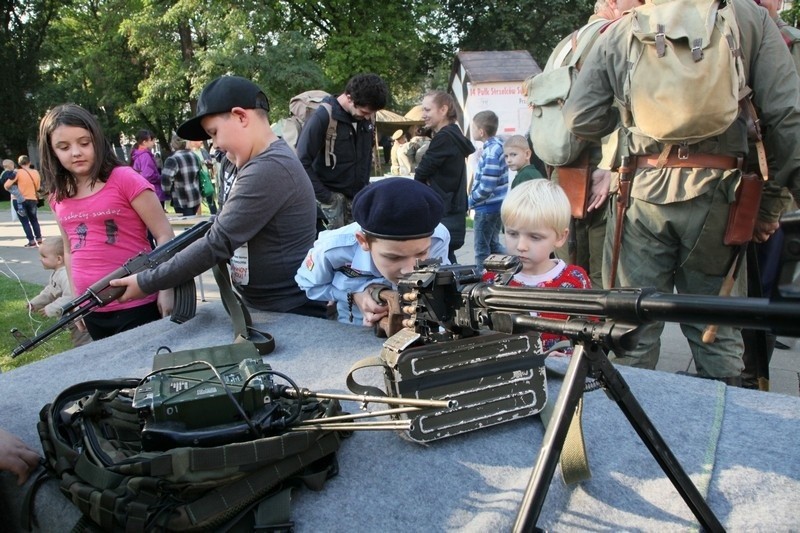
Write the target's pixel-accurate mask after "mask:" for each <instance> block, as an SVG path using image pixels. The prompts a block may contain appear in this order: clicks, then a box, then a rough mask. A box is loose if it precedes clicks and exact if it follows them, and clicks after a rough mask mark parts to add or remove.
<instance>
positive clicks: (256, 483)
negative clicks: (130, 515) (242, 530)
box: [168, 431, 339, 529]
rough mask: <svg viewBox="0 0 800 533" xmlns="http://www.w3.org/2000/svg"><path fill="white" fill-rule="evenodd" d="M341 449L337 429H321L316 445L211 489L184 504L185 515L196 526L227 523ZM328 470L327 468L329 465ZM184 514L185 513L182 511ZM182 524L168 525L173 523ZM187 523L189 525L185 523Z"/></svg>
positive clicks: (172, 526)
mask: <svg viewBox="0 0 800 533" xmlns="http://www.w3.org/2000/svg"><path fill="white" fill-rule="evenodd" d="M285 436H286V434H284V436H282V437H281V438H284V437H285ZM338 448H339V436H338V433H337V432H335V431H330V432H329V431H324V432H321V435H320V438H319V439H318V440H317V441H316V444H315V445H313V446H311V447H310V448H308V449H307V450H304V451H303V452H301V453H299V454H294V455H289V456H288V457H286V458H284V459H282V460H280V461H277V462H275V463H273V464H270V465H268V466H265V467H264V468H261V469H258V470H256V471H254V472H252V473H251V474H250V475H248V476H246V477H243V478H241V479H239V480H238V481H236V482H234V483H231V484H229V485H226V486H224V487H220V488H218V489H215V490H213V491H211V492H210V493H209V494H207V495H206V496H203V497H202V498H199V499H197V500H195V501H194V502H192V503H190V504H189V505H187V506H185V507H184V511H185V517H186V518H188V520H189V523H190V524H191V525H193V526H195V527H204V526H206V525H213V524H215V523H217V522H225V521H226V520H229V519H231V518H233V517H236V516H237V515H239V514H240V513H241V512H242V511H243V510H246V509H247V508H248V507H249V506H250V505H249V504H246V503H245V502H249V501H251V500H252V499H253V498H258V496H259V495H261V496H262V497H263V496H264V495H268V494H269V493H270V492H271V491H273V490H274V489H275V487H277V486H279V484H280V483H281V482H282V481H284V480H286V479H288V478H290V477H291V476H293V475H294V474H297V473H298V472H300V471H302V470H303V469H304V468H305V467H306V466H309V465H311V464H312V463H314V462H316V461H318V460H319V459H322V458H323V457H326V456H328V455H330V454H332V453H334V452H335V451H336V450H337V449H338ZM326 471H328V469H327V468H326ZM181 514H182V515H183V514H184V513H181ZM175 525H178V526H182V524H169V525H168V526H169V527H171V528H173V529H178V528H175V527H174V526H175ZM186 525H188V524H186Z"/></svg>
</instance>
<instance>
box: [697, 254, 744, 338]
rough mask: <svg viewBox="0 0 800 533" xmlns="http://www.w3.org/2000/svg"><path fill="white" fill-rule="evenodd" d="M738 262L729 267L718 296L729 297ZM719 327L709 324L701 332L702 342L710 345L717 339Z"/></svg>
mask: <svg viewBox="0 0 800 533" xmlns="http://www.w3.org/2000/svg"><path fill="white" fill-rule="evenodd" d="M737 262H738V261H734V262H733V266H731V269H730V271H729V272H728V275H727V276H725V279H724V280H723V281H722V287H720V289H719V295H720V296H730V295H731V291H732V290H733V283H734V282H735V281H736V279H734V277H733V274H734V272H736V263H737ZM718 327H719V326H715V325H713V324H709V325H708V326H706V329H704V330H703V342H704V343H705V344H712V343H713V342H714V341H715V340H716V339H717V328H718Z"/></svg>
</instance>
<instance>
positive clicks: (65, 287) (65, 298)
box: [43, 268, 75, 318]
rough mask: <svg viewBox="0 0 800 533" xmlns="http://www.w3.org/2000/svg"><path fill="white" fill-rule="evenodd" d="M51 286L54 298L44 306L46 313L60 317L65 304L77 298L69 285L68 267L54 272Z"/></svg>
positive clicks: (53, 316) (46, 314)
mask: <svg viewBox="0 0 800 533" xmlns="http://www.w3.org/2000/svg"><path fill="white" fill-rule="evenodd" d="M49 287H50V289H51V296H52V297H53V300H52V301H51V302H50V303H48V304H47V305H45V306H44V309H43V311H44V314H45V316H49V317H52V318H60V317H61V310H62V309H63V308H64V306H65V305H67V304H68V303H70V302H71V301H72V300H74V299H75V298H74V297H73V293H72V289H71V288H70V285H69V276H67V269H66V268H60V269H58V270H56V271H55V272H54V273H53V276H52V278H51V283H50V286H49Z"/></svg>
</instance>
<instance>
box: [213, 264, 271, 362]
mask: <svg viewBox="0 0 800 533" xmlns="http://www.w3.org/2000/svg"><path fill="white" fill-rule="evenodd" d="M223 269H224V271H223ZM212 271H213V272H214V279H216V280H217V285H218V286H219V294H220V297H221V298H222V304H223V306H224V307H225V311H227V312H228V315H229V316H230V317H231V321H232V322H233V338H234V340H233V342H244V341H250V342H252V343H253V344H255V346H256V348H257V349H258V353H259V354H261V355H267V354H270V353H272V352H273V351H274V350H275V338H274V337H273V336H272V335H270V334H269V333H267V332H266V331H260V330H258V329H256V328H254V327H253V326H252V319H251V318H250V313H249V312H248V311H247V308H246V307H245V305H244V304H243V303H242V301H241V300H240V299H239V297H238V296H236V294H235V293H234V292H233V289H232V288H231V278H230V276H229V275H228V267H227V266H226V265H225V264H224V263H223V264H216V265H214V267H213V268H212Z"/></svg>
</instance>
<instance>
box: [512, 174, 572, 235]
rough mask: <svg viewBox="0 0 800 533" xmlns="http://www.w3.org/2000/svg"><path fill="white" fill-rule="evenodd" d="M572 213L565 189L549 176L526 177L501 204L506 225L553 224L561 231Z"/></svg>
mask: <svg viewBox="0 0 800 533" xmlns="http://www.w3.org/2000/svg"><path fill="white" fill-rule="evenodd" d="M571 214H572V210H571V209H570V205H569V198H567V195H566V193H564V189H562V188H561V187H559V186H558V185H557V184H555V183H553V182H552V181H550V180H546V179H538V180H531V181H526V182H523V183H521V184H519V185H518V186H517V187H514V188H513V189H511V190H510V191H509V192H508V195H507V196H506V198H505V200H503V205H502V207H501V208H500V217H501V218H502V219H503V225H505V226H508V227H511V228H515V229H521V228H550V229H552V230H553V231H555V232H556V233H557V234H559V235H560V234H561V233H562V232H563V231H564V230H565V229H569V220H570V216H571Z"/></svg>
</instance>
